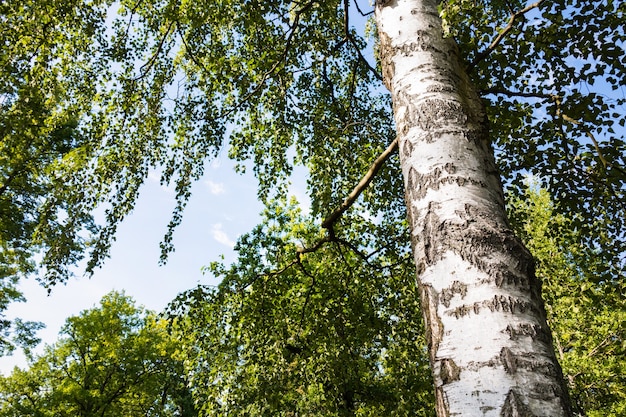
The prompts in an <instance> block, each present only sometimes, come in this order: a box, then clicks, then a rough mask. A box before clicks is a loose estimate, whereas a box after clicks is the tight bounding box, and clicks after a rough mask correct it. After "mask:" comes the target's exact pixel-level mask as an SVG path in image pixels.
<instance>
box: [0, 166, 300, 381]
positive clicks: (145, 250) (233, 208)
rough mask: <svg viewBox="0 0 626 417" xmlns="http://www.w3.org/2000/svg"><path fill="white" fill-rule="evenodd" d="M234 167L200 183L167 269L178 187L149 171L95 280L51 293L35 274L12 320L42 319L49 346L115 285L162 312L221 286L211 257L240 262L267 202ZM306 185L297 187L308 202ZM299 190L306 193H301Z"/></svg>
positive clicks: (17, 359)
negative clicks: (166, 242)
mask: <svg viewBox="0 0 626 417" xmlns="http://www.w3.org/2000/svg"><path fill="white" fill-rule="evenodd" d="M232 167H233V164H232V162H230V161H229V160H228V159H227V158H225V157H221V158H219V159H217V160H216V161H214V162H212V163H211V164H210V166H209V168H208V169H207V170H206V174H205V176H204V177H203V178H202V179H201V180H200V181H199V182H198V183H196V184H195V185H194V188H193V194H192V197H191V200H190V201H189V204H188V206H187V208H186V210H185V215H184V219H183V222H182V224H181V225H180V226H179V228H178V229H177V230H176V232H175V235H174V244H175V248H176V250H175V252H174V253H172V254H171V255H170V259H169V261H168V263H167V264H166V265H165V266H159V265H158V263H159V255H160V249H159V242H160V241H161V238H162V237H163V235H164V233H165V231H166V227H167V223H168V221H169V219H170V214H171V211H172V209H173V207H174V192H173V190H172V189H169V188H167V187H163V186H161V185H160V184H159V180H158V175H150V178H149V179H148V180H147V182H146V184H145V185H144V189H143V190H142V191H143V192H142V195H141V197H140V199H139V201H138V203H137V205H136V207H135V210H134V212H133V213H132V214H131V215H130V216H129V217H128V218H127V219H125V221H124V222H123V223H122V224H121V226H120V228H119V231H118V234H117V240H116V242H114V244H113V246H112V249H111V256H110V259H108V260H107V262H106V263H105V265H104V267H103V268H102V269H100V270H97V271H96V273H95V275H94V276H93V277H92V278H91V279H89V278H87V277H84V276H82V273H81V271H80V270H78V273H77V277H76V278H74V279H71V280H70V281H69V282H68V283H67V284H66V285H62V286H57V287H55V288H54V289H53V291H52V294H51V295H50V296H48V295H47V293H46V290H45V289H44V288H43V287H41V286H40V285H39V284H37V282H36V281H35V280H33V279H30V280H27V281H24V282H22V283H21V289H22V291H23V292H24V295H25V296H26V298H27V302H25V303H15V304H13V305H12V306H11V307H10V308H9V310H8V312H7V316H8V317H21V318H22V319H24V320H33V321H40V322H43V323H45V324H46V326H47V327H46V329H44V330H42V331H40V332H39V336H40V337H41V338H42V339H43V342H42V344H41V346H40V347H39V349H41V348H42V347H43V345H44V343H53V342H54V341H55V340H56V339H57V336H58V332H59V330H60V328H61V326H62V325H63V323H64V322H65V319H66V318H67V317H70V316H72V315H76V314H78V313H80V312H81V311H82V310H85V309H88V308H91V307H93V306H94V305H96V304H97V303H98V302H99V300H100V299H101V298H102V296H103V295H105V294H107V293H108V292H110V291H112V290H120V291H121V290H124V291H125V292H126V294H127V295H130V296H132V297H133V298H134V299H135V300H136V301H137V303H138V304H141V305H144V306H145V307H147V308H149V309H151V310H155V311H160V310H162V309H163V308H164V307H165V306H166V305H167V303H168V302H169V301H170V300H172V299H173V298H174V297H175V296H176V294H178V293H179V292H181V291H184V290H186V289H189V288H192V287H194V286H195V285H197V284H198V283H203V284H216V283H217V281H216V280H215V278H213V277H211V276H208V275H203V274H202V271H201V268H202V266H204V265H207V264H209V262H211V261H214V260H218V259H219V256H220V255H222V254H223V255H224V256H225V261H226V262H228V263H229V262H230V261H233V260H234V259H235V252H234V251H233V245H234V243H235V241H236V239H237V237H238V236H239V235H241V234H243V233H246V232H247V231H250V230H251V229H252V228H253V227H254V226H255V225H256V224H257V223H258V222H259V220H260V215H259V213H260V211H261V209H262V206H261V204H260V203H259V202H258V201H257V199H256V190H257V181H256V180H255V178H254V177H253V176H252V175H251V174H246V175H240V174H236V173H235V172H234V171H233V169H232ZM298 189H299V190H303V188H302V186H300V187H299V188H293V189H292V192H293V193H294V194H295V195H296V197H297V198H298V199H299V200H300V201H302V197H303V192H302V193H300V192H298ZM299 194H300V195H299ZM25 364H26V362H25V358H24V357H23V355H21V354H17V353H16V354H14V355H13V356H9V357H3V358H0V372H3V373H5V374H7V373H9V372H10V371H11V370H12V369H13V367H14V366H15V365H18V366H20V367H24V366H25Z"/></svg>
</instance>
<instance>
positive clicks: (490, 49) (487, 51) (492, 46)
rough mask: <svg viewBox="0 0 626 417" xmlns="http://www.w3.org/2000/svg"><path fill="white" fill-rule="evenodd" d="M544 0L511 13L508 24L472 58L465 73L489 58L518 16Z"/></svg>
mask: <svg viewBox="0 0 626 417" xmlns="http://www.w3.org/2000/svg"><path fill="white" fill-rule="evenodd" d="M543 1H544V0H539V1H537V2H535V3H532V4H529V5H528V6H526V7H524V8H523V9H522V10H519V11H517V12H515V13H511V17H510V18H509V23H508V24H507V25H506V26H505V27H504V29H502V31H501V32H500V33H499V34H498V36H496V38H495V39H494V40H493V41H492V42H491V44H490V45H489V46H488V47H487V49H485V50H484V51H482V52H481V53H479V54H478V55H477V56H476V58H474V61H472V62H471V63H470V64H469V65H468V66H467V68H466V69H465V70H466V71H467V72H469V71H471V70H472V69H473V68H474V67H475V66H476V65H478V63H479V62H480V61H482V60H484V59H485V58H487V56H489V54H490V53H491V52H493V50H494V49H496V48H497V47H498V45H499V44H500V42H502V40H503V39H504V37H505V36H506V35H507V34H508V33H509V32H510V31H511V30H513V27H514V25H515V22H516V21H517V20H518V18H519V17H520V16H524V15H525V14H526V13H527V12H529V11H530V10H532V9H535V8H537V7H539V5H540V4H541V3H543Z"/></svg>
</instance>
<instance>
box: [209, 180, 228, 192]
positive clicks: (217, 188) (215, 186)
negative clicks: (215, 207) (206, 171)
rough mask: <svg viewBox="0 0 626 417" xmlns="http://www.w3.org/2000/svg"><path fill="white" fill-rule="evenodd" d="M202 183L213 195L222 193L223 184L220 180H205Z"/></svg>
mask: <svg viewBox="0 0 626 417" xmlns="http://www.w3.org/2000/svg"><path fill="white" fill-rule="evenodd" d="M204 183H205V184H206V185H207V187H209V192H210V193H211V194H213V195H218V194H224V191H225V189H224V184H223V183H221V182H213V181H211V180H206V181H204Z"/></svg>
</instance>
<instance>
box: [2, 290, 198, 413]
mask: <svg viewBox="0 0 626 417" xmlns="http://www.w3.org/2000/svg"><path fill="white" fill-rule="evenodd" d="M61 335H62V337H61V338H60V339H59V341H58V342H57V343H55V344H54V345H51V346H48V347H47V348H46V351H45V353H44V354H43V355H41V356H38V357H36V358H35V359H33V360H32V361H31V363H30V366H29V368H28V369H26V370H21V369H19V368H16V369H15V370H14V371H13V373H12V374H11V375H10V376H8V377H4V378H2V379H0V386H1V387H2V388H1V390H0V392H1V394H0V415H1V416H83V417H92V416H93V417H95V416H100V417H103V416H138V415H142V416H194V415H196V412H195V410H194V406H193V404H192V402H191V399H190V396H189V395H190V394H189V391H188V389H187V384H186V378H185V376H184V374H183V373H182V364H181V363H180V362H179V361H178V360H177V355H179V354H180V352H179V346H178V345H177V343H176V341H175V340H174V339H172V338H171V337H170V336H169V334H168V333H167V330H166V325H165V322H164V321H162V320H158V319H157V318H156V317H155V315H154V314H153V313H151V312H148V311H144V310H143V309H142V308H139V307H136V306H135V305H134V302H133V301H132V300H131V299H130V298H129V297H127V296H125V295H123V294H119V293H111V294H109V295H107V296H105V297H104V298H103V299H102V301H101V302H100V306H99V307H97V308H93V309H91V310H86V311H84V312H82V313H81V314H80V315H79V316H76V317H71V318H69V319H68V320H67V322H66V324H65V326H64V327H63V329H62V331H61Z"/></svg>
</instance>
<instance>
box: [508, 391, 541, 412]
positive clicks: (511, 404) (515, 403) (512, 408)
mask: <svg viewBox="0 0 626 417" xmlns="http://www.w3.org/2000/svg"><path fill="white" fill-rule="evenodd" d="M500 416H501V417H537V416H536V415H535V414H533V412H532V411H530V409H529V408H528V406H527V405H526V404H524V402H523V401H522V399H521V398H520V395H518V394H517V393H516V392H515V391H514V390H510V391H509V393H508V394H507V396H506V400H504V406H503V407H502V411H501V412H500Z"/></svg>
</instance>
